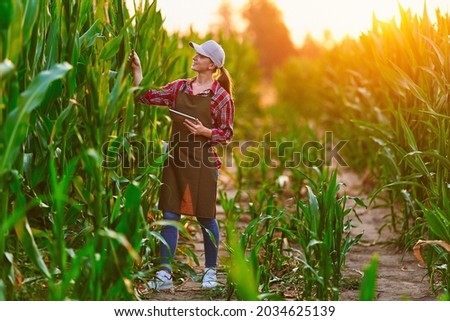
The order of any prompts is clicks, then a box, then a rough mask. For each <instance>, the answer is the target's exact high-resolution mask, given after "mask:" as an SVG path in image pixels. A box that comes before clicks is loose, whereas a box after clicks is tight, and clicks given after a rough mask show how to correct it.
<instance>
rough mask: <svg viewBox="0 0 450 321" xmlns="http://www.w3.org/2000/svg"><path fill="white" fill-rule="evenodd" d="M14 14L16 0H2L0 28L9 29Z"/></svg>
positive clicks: (0, 3)
mask: <svg viewBox="0 0 450 321" xmlns="http://www.w3.org/2000/svg"><path fill="white" fill-rule="evenodd" d="M13 16H14V0H2V1H0V29H8V26H9V25H10V24H11V21H12V19H13Z"/></svg>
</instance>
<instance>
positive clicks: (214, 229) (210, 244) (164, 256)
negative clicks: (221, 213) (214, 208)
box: [160, 212, 219, 269]
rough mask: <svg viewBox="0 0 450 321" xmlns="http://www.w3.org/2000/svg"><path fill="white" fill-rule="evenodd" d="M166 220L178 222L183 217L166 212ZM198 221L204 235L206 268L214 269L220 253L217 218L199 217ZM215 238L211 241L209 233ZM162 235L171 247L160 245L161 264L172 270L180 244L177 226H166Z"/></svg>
mask: <svg viewBox="0 0 450 321" xmlns="http://www.w3.org/2000/svg"><path fill="white" fill-rule="evenodd" d="M163 218H164V219H165V220H169V221H170V220H172V221H176V222H178V221H179V220H180V218H181V215H179V214H175V213H172V212H165V213H164V214H163ZM197 221H198V222H199V223H200V226H201V228H202V233H203V243H204V246H205V267H206V268H212V267H216V266H217V256H218V253H219V251H218V250H219V225H218V224H217V220H216V219H215V218H202V217H197ZM207 230H209V231H210V232H211V234H212V235H213V236H214V240H212V239H211V237H210V235H209V233H208V231H207ZM161 235H162V237H163V238H164V240H165V241H166V242H167V244H168V245H169V246H168V247H167V246H166V245H165V244H164V243H162V242H161V243H160V253H161V264H163V265H165V266H166V267H167V268H169V269H170V264H169V263H170V260H171V259H172V258H173V256H174V253H175V250H176V248H177V244H178V229H177V228H176V227H175V226H170V225H166V226H164V227H163V229H162V231H161Z"/></svg>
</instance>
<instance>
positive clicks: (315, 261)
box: [291, 170, 364, 300]
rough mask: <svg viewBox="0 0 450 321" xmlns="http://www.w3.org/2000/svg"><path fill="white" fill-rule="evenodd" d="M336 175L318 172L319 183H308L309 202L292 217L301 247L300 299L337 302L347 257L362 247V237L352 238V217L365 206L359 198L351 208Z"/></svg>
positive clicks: (298, 204) (297, 258)
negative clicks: (356, 246)
mask: <svg viewBox="0 0 450 321" xmlns="http://www.w3.org/2000/svg"><path fill="white" fill-rule="evenodd" d="M336 174H337V173H336V171H333V172H332V173H331V174H328V172H327V171H326V170H325V171H323V172H320V171H317V176H318V179H317V180H313V179H312V178H311V177H307V179H308V185H307V190H308V196H307V200H306V201H304V200H301V199H299V200H298V201H297V211H296V213H295V214H294V216H293V217H292V228H291V229H292V230H293V232H292V233H293V234H295V235H296V239H295V240H296V241H297V242H298V244H299V245H300V252H299V253H300V255H299V256H297V257H296V258H295V259H296V260H297V261H298V262H299V265H300V268H299V269H298V270H296V271H297V272H296V274H297V275H298V278H297V280H298V283H299V285H298V287H299V288H302V289H303V291H302V293H300V294H299V298H302V299H307V300H311V299H319V300H329V299H332V300H337V299H338V298H339V288H340V287H339V285H340V282H341V279H342V272H341V271H342V268H343V267H344V266H345V257H346V255H347V254H348V252H349V251H350V249H351V247H352V246H353V245H355V244H356V243H358V241H359V239H360V238H361V236H362V234H359V235H357V236H355V237H353V236H351V235H350V230H351V220H350V218H349V217H348V215H349V214H350V213H351V211H352V210H353V209H354V206H364V203H363V202H362V200H360V199H358V198H355V203H354V205H351V206H348V205H347V201H348V199H349V197H348V196H347V195H346V194H345V193H344V194H343V195H342V196H340V195H339V194H338V193H339V190H340V188H341V185H342V184H340V183H338V182H337V180H336V178H337V176H336Z"/></svg>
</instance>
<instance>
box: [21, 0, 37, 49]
mask: <svg viewBox="0 0 450 321" xmlns="http://www.w3.org/2000/svg"><path fill="white" fill-rule="evenodd" d="M39 2H40V1H39V0H28V1H26V5H25V14H24V15H23V20H22V24H23V41H24V44H27V43H28V41H29V40H30V38H31V33H32V31H33V28H34V26H35V23H36V19H37V17H38V15H39V8H40V6H39Z"/></svg>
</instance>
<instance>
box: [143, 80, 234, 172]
mask: <svg viewBox="0 0 450 321" xmlns="http://www.w3.org/2000/svg"><path fill="white" fill-rule="evenodd" d="M194 79H195V78H192V79H179V80H175V81H173V82H171V83H169V84H167V85H165V86H164V87H162V88H161V89H150V90H149V91H147V92H146V93H144V94H143V95H142V96H141V97H140V101H141V102H142V103H144V104H147V105H159V106H168V107H169V108H174V107H175V101H176V98H177V95H178V92H179V91H180V90H181V91H183V92H185V93H186V94H190V95H193V89H192V82H193V81H194ZM210 91H211V92H212V97H211V107H210V111H211V119H212V127H213V128H212V136H211V140H210V142H211V144H212V145H215V144H222V145H225V144H227V143H228V142H229V141H230V140H231V138H232V137H233V121H234V102H233V100H232V99H231V96H230V95H229V94H228V92H227V91H226V90H225V89H224V88H223V87H222V86H221V85H220V84H219V82H218V81H217V80H216V81H214V82H213V84H212V86H211V89H207V90H206V91H204V92H202V93H200V94H199V95H205V96H206V95H209V94H210ZM214 154H215V156H216V162H217V167H218V168H220V166H221V162H220V158H219V156H218V155H217V152H216V150H215V149H214Z"/></svg>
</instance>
